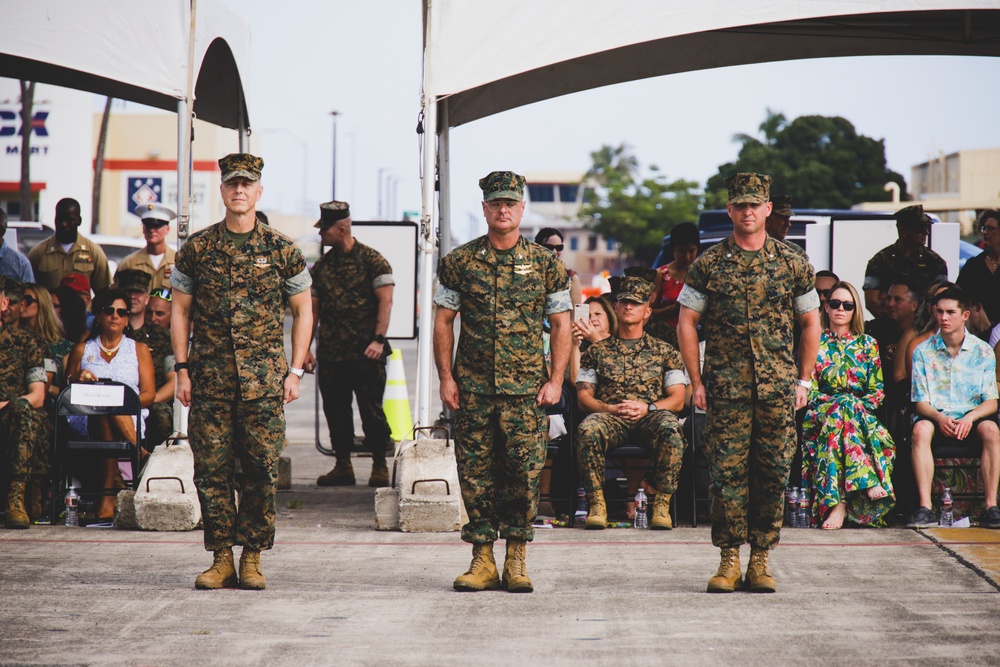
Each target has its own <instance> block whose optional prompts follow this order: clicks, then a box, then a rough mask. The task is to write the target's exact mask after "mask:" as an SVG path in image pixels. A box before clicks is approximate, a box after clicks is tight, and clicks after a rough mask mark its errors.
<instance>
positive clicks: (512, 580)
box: [502, 537, 535, 593]
mask: <svg viewBox="0 0 1000 667" xmlns="http://www.w3.org/2000/svg"><path fill="white" fill-rule="evenodd" d="M526 548H527V542H525V541H524V540H515V539H512V538H509V537H508V538H507V558H506V559H505V560H504V562H503V582H502V584H503V589H504V590H505V591H508V592H510V593H531V592H532V591H534V590H535V586H534V585H533V584H532V583H531V579H529V578H528V570H527V566H526V565H525V562H524V560H525V550H526Z"/></svg>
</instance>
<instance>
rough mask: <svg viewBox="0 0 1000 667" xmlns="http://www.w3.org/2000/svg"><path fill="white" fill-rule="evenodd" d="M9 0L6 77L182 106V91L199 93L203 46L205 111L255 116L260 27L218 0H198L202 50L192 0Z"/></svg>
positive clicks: (230, 117)
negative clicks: (251, 84) (252, 102)
mask: <svg viewBox="0 0 1000 667" xmlns="http://www.w3.org/2000/svg"><path fill="white" fill-rule="evenodd" d="M191 4H192V5H194V2H192V3H191ZM2 6H3V8H4V24H5V25H4V37H3V40H2V41H0V75H2V76H4V77H10V78H17V79H25V80H29V81H40V82H43V83H50V84H53V85H56V86H63V87H66V88H75V89H78V90H86V91H89V92H93V93H99V94H102V95H108V96H111V97H115V98H118V99H124V100H129V101H132V102H139V103H141V104H145V105H148V106H152V107H157V108H160V109H165V110H168V111H177V102H178V100H183V99H187V97H188V96H189V95H188V88H189V69H191V67H190V65H189V60H190V56H191V55H193V62H192V63H191V65H193V72H190V73H191V74H192V75H193V76H192V77H191V79H190V81H194V82H195V85H196V94H195V98H196V99H195V102H194V113H195V114H196V115H197V116H198V118H200V119H201V120H204V121H207V122H209V123H213V124H216V125H221V126H223V127H228V128H232V129H238V128H240V127H241V126H242V125H245V124H246V122H247V121H246V118H247V112H246V104H245V102H244V100H245V94H244V80H243V78H242V77H241V76H240V72H241V71H247V69H248V68H249V58H250V27H249V24H248V23H247V21H246V20H245V19H243V18H242V17H239V16H237V15H236V14H234V13H233V12H231V11H230V10H229V9H228V8H227V7H225V6H224V5H222V4H221V3H220V2H217V1H216V0H199V1H198V2H197V5H196V7H197V11H196V14H195V25H194V50H193V54H191V53H189V48H188V47H189V35H190V34H191V27H192V26H191V12H192V10H191V7H190V6H189V3H188V2H186V1H183V2H176V1H175V2H161V1H158V0H75V1H74V2H66V1H65V0H32V1H31V2H23V1H19V0H3V1H2ZM241 118H242V122H241Z"/></svg>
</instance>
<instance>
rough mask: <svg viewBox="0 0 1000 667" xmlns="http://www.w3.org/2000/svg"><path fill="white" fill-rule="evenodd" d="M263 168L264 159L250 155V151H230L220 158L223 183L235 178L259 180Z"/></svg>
mask: <svg viewBox="0 0 1000 667" xmlns="http://www.w3.org/2000/svg"><path fill="white" fill-rule="evenodd" d="M263 168H264V160H263V159H262V158H259V157H257V156H256V155H250V153H230V154H229V155H227V156H226V157H224V158H222V159H220V160H219V169H221V170H222V182H223V183H225V182H226V181H229V180H232V179H234V178H245V179H247V180H248V181H259V180H260V171H261V169H263Z"/></svg>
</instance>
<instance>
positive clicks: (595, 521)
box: [584, 489, 608, 530]
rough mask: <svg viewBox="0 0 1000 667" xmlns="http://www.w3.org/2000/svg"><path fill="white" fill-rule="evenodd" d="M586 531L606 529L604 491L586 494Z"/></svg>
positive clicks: (606, 515)
mask: <svg viewBox="0 0 1000 667" xmlns="http://www.w3.org/2000/svg"><path fill="white" fill-rule="evenodd" d="M587 507H588V511H587V522H586V523H585V524H584V528H586V529H587V530H604V529H605V528H607V527H608V506H607V505H606V504H605V502H604V491H602V490H600V489H598V490H597V491H593V492H591V493H588V494H587Z"/></svg>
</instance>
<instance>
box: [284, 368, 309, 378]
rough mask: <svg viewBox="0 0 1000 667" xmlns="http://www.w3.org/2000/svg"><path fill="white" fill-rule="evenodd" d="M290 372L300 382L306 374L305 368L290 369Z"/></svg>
mask: <svg viewBox="0 0 1000 667" xmlns="http://www.w3.org/2000/svg"><path fill="white" fill-rule="evenodd" d="M288 372H289V373H291V374H292V375H294V376H295V377H297V378H299V379H300V380H301V379H302V376H303V375H305V374H306V371H305V369H304V368H289V369H288Z"/></svg>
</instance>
